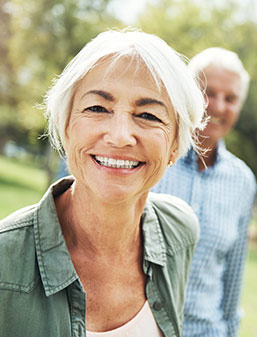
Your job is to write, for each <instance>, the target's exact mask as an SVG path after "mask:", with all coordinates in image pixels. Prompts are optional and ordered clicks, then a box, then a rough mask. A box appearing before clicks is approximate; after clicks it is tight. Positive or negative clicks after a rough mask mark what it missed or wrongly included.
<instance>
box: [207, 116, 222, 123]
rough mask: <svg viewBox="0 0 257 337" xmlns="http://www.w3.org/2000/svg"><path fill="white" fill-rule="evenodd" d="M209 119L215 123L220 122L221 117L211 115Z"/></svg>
mask: <svg viewBox="0 0 257 337" xmlns="http://www.w3.org/2000/svg"><path fill="white" fill-rule="evenodd" d="M209 121H210V123H212V124H215V125H220V124H222V119H221V118H218V117H214V116H211V117H210V120H209Z"/></svg>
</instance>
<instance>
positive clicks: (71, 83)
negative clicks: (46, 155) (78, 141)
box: [45, 30, 205, 157]
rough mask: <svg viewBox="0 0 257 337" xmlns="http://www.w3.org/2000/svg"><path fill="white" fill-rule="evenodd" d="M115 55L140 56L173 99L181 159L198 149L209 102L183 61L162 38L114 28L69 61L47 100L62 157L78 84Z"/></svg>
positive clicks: (52, 137) (50, 128)
mask: <svg viewBox="0 0 257 337" xmlns="http://www.w3.org/2000/svg"><path fill="white" fill-rule="evenodd" d="M109 56H111V57H112V58H113V60H114V62H113V64H114V65H115V60H118V59H119V58H120V57H127V56H129V57H136V58H137V59H140V60H141V62H144V64H145V65H146V67H147V68H148V70H149V71H150V73H151V75H152V76H153V78H154V80H155V82H156V84H157V87H158V88H159V89H160V88H161V86H162V85H164V87H165V89H166V91H167V93H168V96H169V98H170V100H171V103H172V106H173V109H174V112H175V118H176V122H177V125H178V133H177V139H176V141H177V145H178V148H177V157H179V156H182V155H184V154H185V153H186V152H187V150H188V148H189V147H190V146H193V147H194V148H195V149H196V150H197V149H198V144H197V137H196V136H195V133H194V131H195V130H196V129H203V127H204V126H205V122H204V121H203V115H204V112H205V100H204V97H203V95H202V92H201V89H200V87H199V86H198V84H197V82H196V81H195V79H194V77H193V76H192V75H191V73H190V71H189V70H188V67H187V65H186V63H185V62H184V61H185V58H184V57H183V56H182V55H180V54H178V53H177V52H176V51H175V50H173V49H172V48H171V47H169V46H168V45H167V43H166V42H165V41H163V40H162V39H160V38H159V37H157V36H155V35H151V34H147V33H144V32H140V31H114V30H110V31H107V32H104V33H101V34H99V35H98V36H97V37H96V38H94V39H93V40H92V41H91V42H89V43H87V44H86V45H85V46H84V47H83V49H82V50H81V51H80V52H79V53H78V54H77V55H76V56H75V57H74V58H73V59H72V60H71V62H70V63H69V64H68V65H67V66H66V68H65V69H64V71H63V72H62V74H61V75H60V76H59V77H57V78H56V80H55V81H54V84H53V86H52V88H51V89H50V90H49V91H48V92H47V94H46V96H45V108H46V112H45V116H46V117H47V119H48V135H49V137H50V142H51V144H52V145H53V146H54V147H55V148H56V149H57V150H58V151H59V153H61V154H62V153H63V152H62V151H63V146H62V144H64V143H65V131H66V128H67V123H68V121H69V114H70V111H71V107H72V100H73V97H74V92H75V90H76V86H77V85H78V84H79V81H80V80H81V79H82V78H83V77H84V76H86V74H87V73H88V72H89V70H91V69H93V68H94V67H95V66H96V65H97V64H98V63H99V61H101V60H103V59H105V58H106V57H109Z"/></svg>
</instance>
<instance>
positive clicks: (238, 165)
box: [222, 150, 256, 187]
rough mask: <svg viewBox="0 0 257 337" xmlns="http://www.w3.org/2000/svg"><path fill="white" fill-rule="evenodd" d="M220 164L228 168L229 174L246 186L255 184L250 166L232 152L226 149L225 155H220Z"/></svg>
mask: <svg viewBox="0 0 257 337" xmlns="http://www.w3.org/2000/svg"><path fill="white" fill-rule="evenodd" d="M222 164H223V165H224V166H226V168H227V169H229V170H230V175H233V176H234V177H235V178H236V177H238V179H240V180H241V181H244V184H246V185H247V186H248V185H249V186H252V187H255V186H256V179H255V176H254V174H253V172H252V170H251V169H250V167H249V166H248V165H247V164H246V163H245V162H244V161H243V160H242V159H240V158H238V157H237V156H236V155H234V154H233V153H232V152H230V151H228V150H226V153H225V156H223V157H222Z"/></svg>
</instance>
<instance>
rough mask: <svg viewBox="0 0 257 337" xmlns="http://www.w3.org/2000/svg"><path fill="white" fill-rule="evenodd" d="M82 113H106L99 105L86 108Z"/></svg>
mask: <svg viewBox="0 0 257 337" xmlns="http://www.w3.org/2000/svg"><path fill="white" fill-rule="evenodd" d="M84 111H92V112H108V111H107V110H106V109H105V108H104V107H102V106H101V105H93V106H90V107H88V108H86V109H85V110H84Z"/></svg>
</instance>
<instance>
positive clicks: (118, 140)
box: [104, 112, 137, 148]
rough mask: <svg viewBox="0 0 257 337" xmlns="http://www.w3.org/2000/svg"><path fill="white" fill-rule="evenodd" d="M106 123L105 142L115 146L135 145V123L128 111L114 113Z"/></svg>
mask: <svg viewBox="0 0 257 337" xmlns="http://www.w3.org/2000/svg"><path fill="white" fill-rule="evenodd" d="M107 123H108V125H107V130H106V132H105V134H104V140H105V142H106V143H108V144H109V145H111V146H115V147H117V148H121V147H125V146H134V145H136V143H137V137H136V134H135V132H136V125H135V123H134V122H133V117H132V115H131V114H130V113H127V112H119V113H114V114H113V116H112V117H111V118H110V120H109V121H108V122H107Z"/></svg>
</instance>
